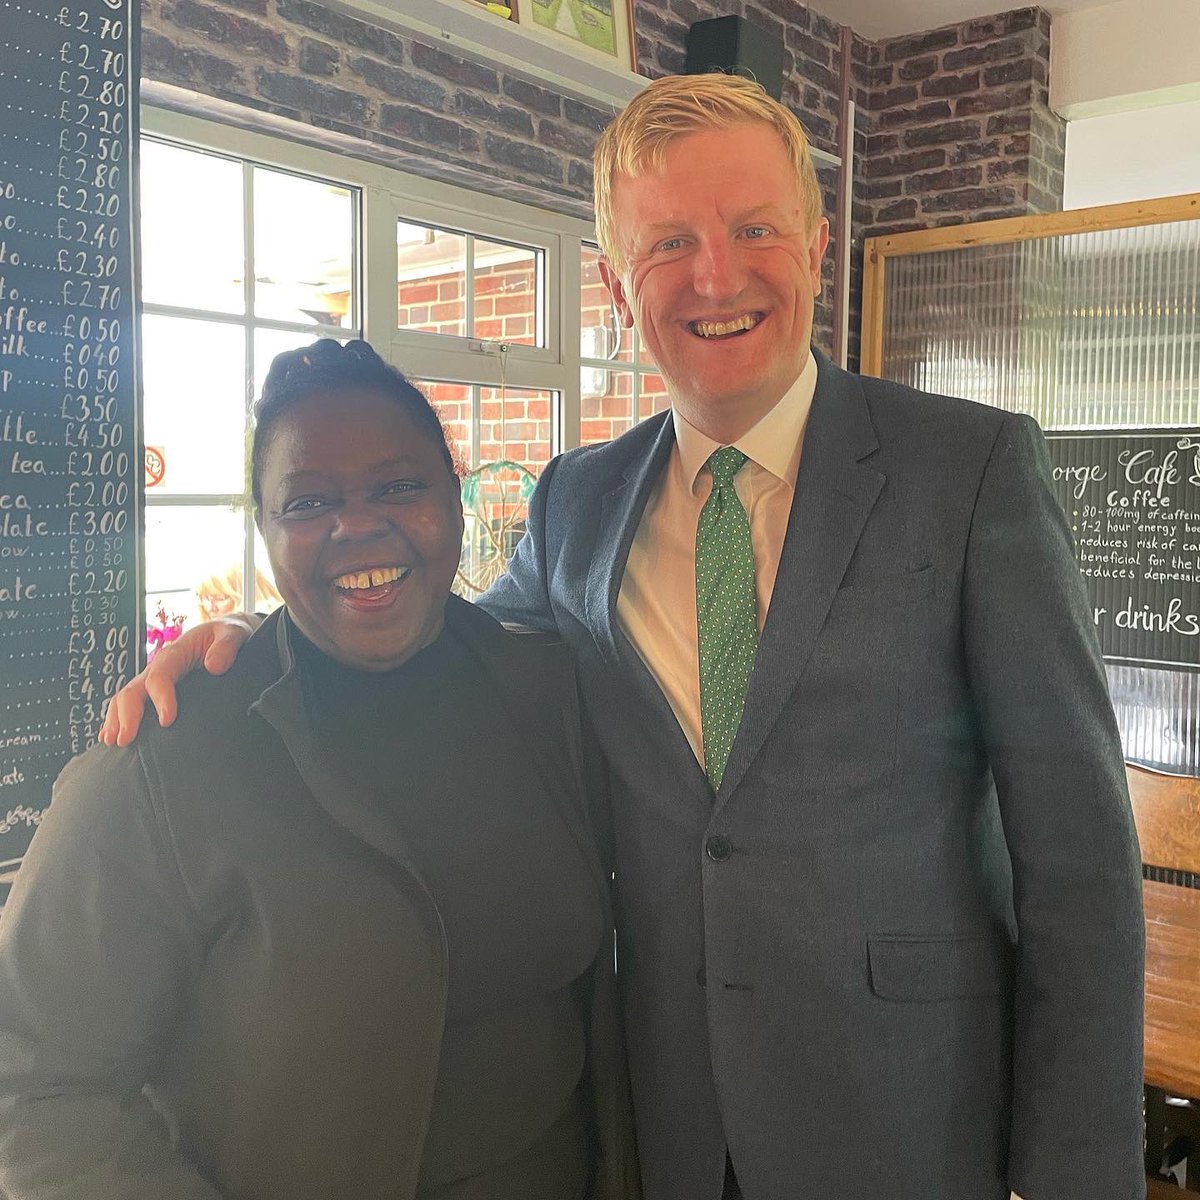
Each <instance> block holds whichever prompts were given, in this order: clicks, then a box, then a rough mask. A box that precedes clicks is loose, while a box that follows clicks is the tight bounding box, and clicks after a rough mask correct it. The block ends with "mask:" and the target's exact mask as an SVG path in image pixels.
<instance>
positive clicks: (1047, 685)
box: [485, 357, 1144, 1200]
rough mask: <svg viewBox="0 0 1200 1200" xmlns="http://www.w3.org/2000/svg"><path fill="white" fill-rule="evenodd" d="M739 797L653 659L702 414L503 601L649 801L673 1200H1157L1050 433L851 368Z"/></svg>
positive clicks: (1112, 771)
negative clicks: (671, 508)
mask: <svg viewBox="0 0 1200 1200" xmlns="http://www.w3.org/2000/svg"><path fill="white" fill-rule="evenodd" d="M818 367H819V379H818V384H817V392H816V396H815V399H814V403H813V408H812V413H811V416H810V419H809V424H808V428H807V432H806V436H805V444H804V453H803V459H802V461H801V465H800V473H799V479H798V482H797V488H796V495H795V499H794V503H793V506H792V512H791V517H790V523H789V528H788V532H787V537H786V541H785V544H784V548H783V552H782V557H781V561H780V564H779V574H778V579H777V582H776V585H775V591H774V596H773V598H772V602H771V607H770V611H769V614H768V617H767V620H766V625H765V628H764V629H763V633H762V638H761V641H760V645H759V650H758V657H757V661H756V664H755V668H754V674H753V678H752V680H751V683H750V689H749V694H748V696H747V701H746V708H745V713H744V716H743V719H742V724H741V728H740V730H739V732H738V735H737V739H736V741H735V743H734V746H733V750H732V754H731V756H730V759H729V763H728V767H727V769H726V773H725V777H724V781H723V783H722V786H721V789H720V791H719V793H718V794H717V795H716V796H715V797H714V795H713V794H712V792H711V791H710V789H709V786H708V783H707V781H706V779H705V777H704V775H703V774H702V772H701V770H700V768H699V766H698V765H697V763H696V761H695V759H694V756H693V755H692V753H691V751H690V749H689V747H688V743H687V741H686V739H685V737H684V735H683V733H682V731H681V730H680V728H679V726H678V724H677V722H676V721H675V719H674V717H673V715H672V713H671V710H670V708H669V706H668V704H667V702H666V700H665V698H664V697H663V695H662V694H661V692H660V691H659V689H658V688H657V686H656V685H655V683H654V681H653V679H652V677H651V676H650V674H649V672H648V671H647V670H646V668H645V667H644V666H643V664H642V662H641V660H640V658H639V656H638V654H637V653H636V651H635V650H634V649H633V648H632V646H631V645H630V644H629V643H628V641H627V639H626V638H625V637H624V636H623V635H622V633H621V632H620V630H619V628H618V626H617V624H616V620H615V604H616V597H617V592H618V590H619V587H620V582H621V577H622V574H623V570H624V566H625V561H626V558H627V555H628V552H629V546H630V542H631V540H632V538H633V535H634V532H635V530H636V528H637V525H638V521H639V519H640V517H641V514H642V512H643V509H644V507H645V504H646V501H647V498H648V496H649V495H650V493H651V491H652V489H653V487H654V484H655V482H656V480H657V479H658V477H659V474H660V472H661V470H662V468H663V466H664V464H665V462H666V460H667V458H668V456H669V454H670V451H671V445H672V440H673V436H674V435H673V431H672V425H671V422H670V420H669V417H668V416H667V415H665V414H664V415H662V416H658V417H655V418H652V419H651V420H649V421H647V422H645V423H643V424H642V425H640V426H638V427H637V428H635V429H634V430H632V431H631V432H630V433H628V434H626V435H625V436H624V437H622V438H620V439H618V440H617V441H615V442H613V443H610V444H608V445H605V446H599V447H594V448H585V449H582V450H578V451H573V452H571V453H569V454H566V455H564V456H562V457H561V458H559V459H557V460H556V461H555V462H554V463H552V464H551V465H550V466H549V467H548V468H547V470H546V471H545V473H544V474H543V476H542V479H541V481H540V483H539V485H538V488H537V491H536V493H535V495H534V498H533V501H532V504H531V508H530V516H529V524H528V531H527V534H526V537H525V538H524V540H523V542H522V543H521V546H520V548H519V550H518V552H517V554H516V556H515V558H514V561H513V563H512V565H511V567H510V570H509V574H508V575H507V576H506V577H505V578H504V579H502V580H501V581H500V582H499V583H497V584H496V586H495V587H494V588H493V589H492V590H491V592H489V594H488V595H487V597H486V598H485V603H486V604H487V606H488V607H489V608H490V609H491V611H492V612H493V613H495V614H496V615H498V616H501V617H503V618H505V619H509V620H515V621H521V622H525V623H528V624H534V625H538V626H544V627H547V628H555V629H557V630H559V631H560V632H561V634H562V635H563V636H564V637H565V638H566V640H567V641H568V643H569V644H570V645H571V646H572V648H573V649H574V652H575V654H576V658H577V664H578V669H579V672H580V675H581V679H582V686H583V690H584V695H585V700H586V704H587V707H588V710H589V713H590V716H591V719H592V721H593V723H594V725H595V726H596V729H597V730H598V732H599V735H600V739H601V743H602V745H603V746H604V748H605V750H606V753H607V755H608V758H609V761H610V765H611V772H612V775H613V782H612V792H613V820H614V830H615V846H616V870H617V886H618V895H619V911H618V926H619V929H620V936H619V976H620V981H621V984H622V988H623V993H624V999H625V1006H626V1023H627V1035H628V1041H629V1049H630V1057H631V1061H630V1067H631V1074H632V1079H633V1086H634V1104H635V1114H636V1119H637V1126H638V1144H639V1154H640V1158H641V1162H642V1172H643V1184H644V1186H645V1188H646V1194H647V1197H648V1200H716V1198H717V1197H718V1196H719V1194H720V1184H721V1175H722V1169H723V1164H724V1156H725V1149H726V1144H728V1147H729V1151H730V1153H731V1155H732V1158H733V1161H734V1164H735V1166H736V1168H737V1172H738V1177H739V1180H740V1182H741V1185H742V1187H743V1190H744V1192H745V1195H746V1197H747V1200H798V1198H800V1197H821V1198H824V1197H829V1196H838V1197H839V1198H841V1200H855V1198H860V1200H881V1198H882V1197H885V1196H886V1197H888V1200H1007V1196H1008V1189H1009V1188H1010V1187H1011V1188H1013V1189H1015V1190H1016V1191H1017V1192H1019V1193H1020V1194H1021V1195H1022V1196H1023V1197H1025V1200H1085V1198H1086V1200H1134V1197H1140V1196H1141V1195H1142V1191H1141V1188H1142V1187H1143V1186H1144V1185H1143V1183H1142V1175H1141V1120H1140V1087H1141V1066H1142V1063H1141V1046H1142V1041H1141V988H1142V955H1143V937H1144V931H1143V926H1142V917H1141V899H1140V896H1141V891H1140V872H1139V857H1138V851H1137V845H1136V840H1135V835H1134V832H1133V826H1132V821H1131V817H1130V811H1129V804H1128V797H1127V795H1126V791H1125V783H1124V771H1123V762H1122V754H1121V748H1120V743H1119V739H1118V735H1117V732H1116V728H1115V724H1114V721H1113V717H1112V710H1111V706H1110V704H1109V700H1108V695H1107V689H1106V684H1105V678H1104V671H1103V666H1102V663H1101V659H1100V655H1099V652H1098V648H1097V644H1096V638H1095V634H1094V628H1093V623H1092V620H1091V614H1090V611H1089V609H1088V605H1087V601H1086V597H1085V593H1084V588H1083V585H1082V582H1081V579H1080V576H1079V573H1078V570H1077V569H1076V567H1075V564H1074V561H1073V556H1072V551H1071V536H1070V532H1069V529H1068V527H1067V524H1066V522H1065V520H1064V516H1063V513H1062V511H1061V510H1060V507H1059V504H1058V502H1057V500H1056V499H1055V497H1054V495H1053V494H1052V492H1051V489H1050V486H1049V483H1048V479H1049V472H1048V469H1047V459H1046V453H1045V448H1044V444H1043V441H1042V438H1041V435H1040V432H1039V431H1038V428H1037V426H1036V424H1035V423H1034V422H1033V421H1032V420H1030V419H1029V418H1026V417H1022V416H1018V415H1014V414H1011V413H1006V412H1002V411H1000V410H997V409H992V408H987V407H984V406H980V405H974V404H970V403H967V402H965V401H961V400H953V399H948V398H945V397H940V396H932V395H928V394H924V393H920V392H916V391H913V390H911V389H907V388H904V387H900V386H898V385H895V384H891V383H887V382H883V381H880V380H875V379H868V378H858V377H856V376H852V375H849V374H847V373H846V372H843V371H841V370H838V369H837V368H835V367H833V366H832V365H831V364H830V363H829V362H828V361H827V360H826V359H824V358H820V357H819V360H818Z"/></svg>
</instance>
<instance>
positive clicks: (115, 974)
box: [0, 597, 636, 1200]
mask: <svg viewBox="0 0 1200 1200" xmlns="http://www.w3.org/2000/svg"><path fill="white" fill-rule="evenodd" d="M446 622H447V626H448V627H449V628H450V629H451V631H452V632H453V633H454V634H455V635H456V636H457V637H458V638H459V639H460V641H461V642H462V643H463V644H465V645H466V646H467V647H468V648H469V650H470V652H471V653H472V654H473V655H474V656H475V657H476V658H477V659H478V661H479V663H480V664H481V665H482V666H483V668H484V670H485V671H486V672H487V674H488V676H490V680H491V682H492V683H493V684H494V686H495V687H496V688H497V689H498V690H499V692H500V694H501V695H502V696H503V697H504V700H505V703H506V711H507V713H508V715H509V716H510V717H511V724H512V728H513V730H514V734H515V736H519V737H522V738H523V739H524V741H525V743H526V746H525V749H526V750H527V754H526V756H525V758H526V761H527V764H528V770H529V771H530V772H531V776H532V775H533V774H534V773H536V775H537V776H540V781H541V782H542V783H543V784H544V787H545V791H546V792H547V793H548V794H549V795H550V796H552V797H555V798H556V800H557V802H558V803H559V805H560V810H561V816H562V818H563V820H564V821H565V822H566V823H567V825H568V827H569V829H570V830H571V831H572V833H573V835H574V836H575V837H576V839H577V840H578V842H579V844H580V847H581V849H582V851H583V853H584V855H585V858H586V860H587V862H588V863H589V865H590V867H591V869H592V871H593V873H594V875H595V879H596V887H597V890H598V891H599V892H600V893H601V895H602V897H603V904H604V911H605V913H606V914H607V913H608V912H609V906H608V884H607V880H608V875H607V873H606V871H605V869H604V868H603V866H602V864H601V861H600V858H599V856H598V855H597V851H596V848H595V843H594V841H593V839H592V836H591V832H590V828H589V825H590V816H589V812H588V806H587V802H586V791H585V776H589V775H592V774H594V772H592V771H591V770H590V769H589V768H588V767H586V766H585V746H584V743H583V738H582V734H581V729H580V717H579V709H578V704H577V699H576V691H575V682H574V677H573V675H572V672H571V667H570V663H569V661H568V659H567V656H566V653H565V650H564V647H563V646H562V645H561V644H559V643H557V642H556V641H551V640H548V639H546V638H545V637H544V636H542V635H523V634H510V633H506V632H505V631H504V630H503V629H501V627H500V626H499V625H498V624H497V623H496V622H495V621H493V620H492V618H491V617H489V616H487V615H486V614H485V613H483V612H482V611H480V610H479V609H476V608H473V607H472V606H470V605H468V604H465V603H463V602H462V601H460V600H458V599H456V598H453V597H452V598H451V601H450V603H449V605H448V606H447V612H446ZM288 630H289V622H288V620H287V618H286V617H285V616H284V615H283V614H282V613H278V614H275V615H274V616H272V617H271V618H268V620H267V621H266V622H265V623H264V625H263V627H262V628H261V629H260V630H259V632H258V633H257V634H256V635H255V636H254V637H253V638H252V639H251V640H250V642H249V643H247V646H246V649H245V650H244V652H243V653H242V654H241V655H240V656H239V657H238V660H237V663H236V665H235V667H234V668H233V670H232V671H231V672H230V673H229V674H228V675H227V676H224V677H222V678H220V679H213V678H210V677H208V676H206V675H203V674H197V675H193V676H191V677H189V678H188V679H187V680H186V681H185V683H184V684H183V686H182V689H181V698H180V707H181V713H182V714H183V715H182V716H181V718H180V720H179V721H178V723H177V724H176V725H175V726H174V727H172V728H171V729H167V730H162V729H157V728H156V729H152V730H150V729H148V730H146V732H145V733H143V735H142V737H141V738H140V740H139V741H138V743H137V744H136V746H134V747H132V748H130V749H128V750H125V751H113V750H106V749H94V750H91V751H89V752H88V753H87V754H85V755H83V756H81V757H80V758H79V759H76V760H75V761H74V762H72V763H71V764H69V765H68V767H67V768H66V769H65V770H64V772H63V774H62V776H61V777H60V780H59V783H58V785H57V788H56V791H55V799H54V802H53V805H52V806H51V808H50V810H48V813H47V817H46V820H45V821H44V823H43V825H42V828H41V829H40V830H39V831H38V834H37V836H36V837H35V838H34V842H33V846H32V847H31V849H30V852H29V855H28V857H27V859H26V864H25V866H24V867H23V868H22V870H21V872H20V874H19V877H18V881H17V883H16V885H15V887H14V890H13V895H12V898H11V900H10V903H9V905H8V907H7V908H6V910H5V913H4V917H3V920H2V921H0V1195H4V1196H6V1197H11V1198H12V1200H49V1198H50V1197H53V1198H54V1200H118V1198H120V1200H193V1198H194V1200H201V1198H203V1200H214V1198H215V1197H218V1196H220V1197H224V1198H225V1200H233V1198H234V1197H236V1198H238V1200H338V1198H341V1197H345V1198H346V1200H409V1198H411V1197H412V1196H413V1195H414V1192H415V1190H416V1186H417V1178H418V1171H419V1168H420V1165H421V1156H422V1145H423V1141H424V1137H425V1132H426V1126H427V1120H428V1116H429V1109H430V1103H431V1099H432V1094H433V1088H434V1083H435V1080H436V1078H437V1071H438V1052H439V1044H440V1038H441V1035H442V1027H443V1021H444V1017H445V999H446V981H447V961H446V946H445V938H444V934H443V931H442V926H441V919H440V917H439V914H438V910H437V907H436V905H435V903H434V901H433V898H432V897H431V895H430V894H429V892H428V890H427V889H426V888H425V886H424V884H423V883H422V880H421V878H420V875H419V874H418V872H417V870H416V869H415V867H414V866H413V865H412V862H411V856H410V855H409V853H408V852H407V849H406V847H405V845H404V842H403V840H402V837H401V834H400V832H399V831H398V829H397V828H395V827H394V826H393V825H392V824H391V823H390V822H389V821H388V820H387V819H386V818H385V817H384V816H383V814H382V813H381V812H380V811H379V809H377V808H372V806H371V805H370V804H368V803H367V802H365V800H361V799H359V798H356V796H355V795H354V794H353V792H352V788H351V786H350V785H349V783H348V782H347V781H346V780H343V779H339V778H335V777H334V775H333V773H332V772H331V771H330V770H329V768H328V767H327V766H325V764H324V761H323V759H322V758H321V757H320V756H319V755H318V754H317V752H316V748H315V739H314V737H313V735H312V731H311V728H310V727H309V723H308V720H307V718H306V716H305V710H304V704H303V699H302V695H301V687H300V684H299V681H298V678H297V674H296V670H295V667H294V663H293V660H292V655H291V649H290V647H289V636H288ZM440 752H444V753H446V754H469V753H481V754H483V753H486V748H483V747H474V746H472V745H471V743H470V734H469V731H464V733H463V740H462V742H461V744H458V745H454V746H448V747H445V748H444V750H441V751H440ZM606 927H611V920H608V921H607V922H606ZM580 983H581V984H585V985H586V988H585V990H586V993H587V995H586V1000H585V1003H586V1007H587V1010H588V1014H589V1025H590V1029H589V1053H588V1071H589V1098H590V1101H591V1109H592V1116H593V1119H594V1126H595V1135H596V1139H597V1142H598V1144H599V1146H600V1149H601V1160H600V1166H599V1170H598V1176H597V1180H596V1186H595V1188H594V1189H593V1195H594V1196H595V1197H596V1198H597V1200H625V1198H626V1197H629V1196H632V1195H634V1189H635V1187H636V1184H635V1183H634V1182H633V1181H634V1180H635V1179H636V1170H635V1168H634V1164H633V1161H632V1153H631V1148H630V1147H631V1142H632V1138H631V1135H630V1133H629V1124H628V1109H627V1104H626V1099H625V1082H624V1060H623V1054H622V1051H621V1048H620V1036H619V1029H618V1026H617V1018H616V1007H615V1001H614V980H613V978H612V946H611V938H608V939H606V940H605V942H604V944H603V945H602V947H601V950H600V952H599V954H598V955H597V958H596V961H595V963H594V965H593V967H592V969H591V971H590V973H589V975H588V976H585V977H584V979H582V980H581V981H580ZM143 1085H145V1086H143Z"/></svg>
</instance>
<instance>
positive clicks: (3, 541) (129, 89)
mask: <svg viewBox="0 0 1200 1200" xmlns="http://www.w3.org/2000/svg"><path fill="white" fill-rule="evenodd" d="M137 47H138V5H137V3H136V2H135V0H71V3H58V2H56V0H0V895H2V894H3V893H4V892H6V891H7V888H6V886H4V885H5V884H6V883H7V880H8V878H10V877H11V874H12V871H13V868H14V867H15V866H16V864H17V863H18V862H19V861H20V858H21V856H22V854H23V853H24V851H25V849H26V847H27V846H28V844H29V840H30V838H31V837H32V836H33V832H34V829H35V828H36V827H37V825H38V823H39V822H40V820H41V817H42V813H43V811H44V810H45V808H46V806H47V804H48V803H49V801H50V788H51V785H52V783H53V782H54V778H55V776H56V775H57V774H58V772H59V771H60V770H61V768H62V766H63V764H64V763H65V762H66V761H67V759H69V758H70V757H71V756H72V755H73V754H76V753H77V752H79V751H81V750H83V749H85V748H86V747H87V746H88V745H89V743H91V742H92V741H94V740H95V736H96V733H97V731H98V729H99V725H100V714H101V709H102V707H103V704H104V701H105V700H106V699H107V697H109V696H110V695H111V694H112V693H113V692H114V691H116V689H117V688H118V687H119V686H120V684H121V682H122V681H124V680H125V679H126V678H128V677H129V675H130V674H132V673H133V672H134V671H136V670H137V656H138V649H139V646H140V645H141V640H142V639H141V636H140V623H141V622H140V615H139V607H140V605H139V600H138V597H139V595H140V593H141V579H140V567H139V556H140V551H139V541H140V539H139V535H138V531H137V523H138V512H139V501H140V497H139V488H140V486H141V482H140V478H139V476H140V472H141V458H140V452H139V449H138V442H139V430H138V424H137V414H136V406H135V390H136V376H137V366H136V361H137V355H136V344H135V335H136V329H135V325H136V317H135V307H134V277H135V276H134V261H135V259H134V232H135V219H134V195H135V183H136V164H135V150H136V145H137V142H136V124H137V79H138V69H137Z"/></svg>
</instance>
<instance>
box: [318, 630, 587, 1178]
mask: <svg viewBox="0 0 1200 1200" xmlns="http://www.w3.org/2000/svg"><path fill="white" fill-rule="evenodd" d="M295 640H296V653H297V659H298V662H299V668H300V673H301V678H302V680H303V683H304V694H305V704H306V706H307V708H308V712H309V715H310V718H311V720H312V722H313V725H314V727H315V729H316V730H317V736H318V739H319V741H320V743H321V748H322V752H323V753H324V754H325V755H326V756H327V758H328V760H329V762H330V764H331V766H332V767H333V769H334V770H335V771H336V772H337V774H338V775H339V776H341V777H342V778H344V779H345V780H346V785H347V787H348V788H353V789H354V790H355V792H356V793H358V794H359V795H361V796H362V797H363V798H364V800H365V801H366V802H367V803H370V804H373V805H377V806H378V807H379V808H380V809H381V810H383V811H384V812H385V813H386V814H387V816H388V817H389V818H390V819H391V820H394V821H395V823H396V825H397V827H398V829H399V831H400V833H401V835H402V837H403V839H404V841H405V842H406V844H407V846H408V847H409V850H410V852H411V860H412V863H413V865H414V866H415V867H416V869H417V870H418V871H419V872H420V874H421V876H422V878H423V880H424V882H425V885H426V887H427V888H428V889H429V891H430V892H431V894H432V895H433V897H434V900H435V902H436V904H437V906H438V909H439V911H440V913H441V917H442V922H443V925H444V927H445V931H446V939H447V943H448V947H449V994H448V1002H447V1013H446V1027H445V1031H444V1034H443V1038H442V1047H441V1058H440V1060H439V1068H438V1079H437V1085H436V1089H435V1093H434V1099H433V1106H432V1110H431V1114H430V1121H429V1130H428V1134H427V1136H426V1139H425V1149H424V1156H423V1158H422V1163H421V1175H420V1186H419V1190H418V1195H419V1196H420V1197H421V1200H575V1198H576V1197H580V1196H582V1195H583V1194H584V1190H585V1188H586V1186H587V1179H588V1175H589V1173H590V1169H591V1159H592V1149H591V1145H590V1140H589V1137H588V1133H587V1121H586V1116H585V1112H584V1104H583V1102H582V1091H583V1089H582V1088H581V1080H582V1076H583V1070H584V1057H585V1030H584V1022H583V1011H582V1006H581V1003H580V1000H579V996H578V994H577V993H578V991H579V988H578V987H576V986H575V985H576V981H577V980H579V979H580V977H581V976H582V975H584V974H585V973H586V972H587V970H588V968H589V967H590V966H591V963H592V960H593V959H594V958H595V955H596V953H597V950H598V948H599V945H600V939H601V934H602V923H603V916H602V909H601V904H600V896H599V893H598V884H597V881H596V879H595V878H594V876H593V875H592V874H591V872H590V871H589V869H588V864H587V860H586V859H585V858H584V855H583V853H582V851H581V849H580V847H579V845H578V844H577V842H576V841H575V838H574V836H573V834H572V832H571V830H570V828H569V827H568V825H567V824H566V822H565V821H564V820H563V818H562V817H561V815H560V812H559V807H558V806H559V804H560V803H572V802H573V798H569V797H567V798H563V797H555V796H553V795H551V794H550V793H549V790H548V788H547V787H546V785H545V784H544V782H543V780H542V779H541V778H540V777H539V775H538V773H537V771H536V770H535V769H533V767H531V765H530V759H531V757H532V756H530V755H529V754H528V753H527V752H526V750H525V747H524V745H523V743H522V737H521V731H520V729H519V728H517V727H516V726H515V725H514V723H513V722H512V721H510V719H509V714H508V713H507V712H506V711H505V705H504V703H503V700H502V697H501V695H500V694H499V692H498V691H497V689H496V688H495V686H494V685H493V684H492V682H491V680H490V677H489V676H488V674H487V672H486V671H485V670H484V668H483V667H482V665H481V664H480V663H479V662H478V661H477V660H476V659H475V658H474V656H473V655H472V653H471V652H470V650H469V649H468V647H467V646H466V645H465V644H464V643H462V642H461V641H460V640H459V639H457V638H456V637H455V636H454V635H453V633H452V632H450V631H449V630H445V631H443V632H442V634H441V635H440V636H439V637H438V638H437V640H436V641H434V642H433V643H432V644H431V645H429V646H427V647H426V648H425V649H423V650H421V651H420V652H418V653H417V654H416V655H414V656H413V657H412V658H411V659H409V660H408V661H407V662H406V663H404V664H403V665H402V666H400V667H399V668H397V669H396V670H393V671H386V672H368V671H358V670H355V669H353V668H350V667H346V666H343V665H342V664H339V663H337V662H335V661H333V660H332V659H331V658H329V657H328V656H327V655H325V654H324V653H322V652H321V651H320V650H318V649H317V648H316V647H315V646H313V645H312V643H310V642H307V641H306V640H305V639H303V638H302V637H299V636H297V637H296V639H295Z"/></svg>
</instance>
